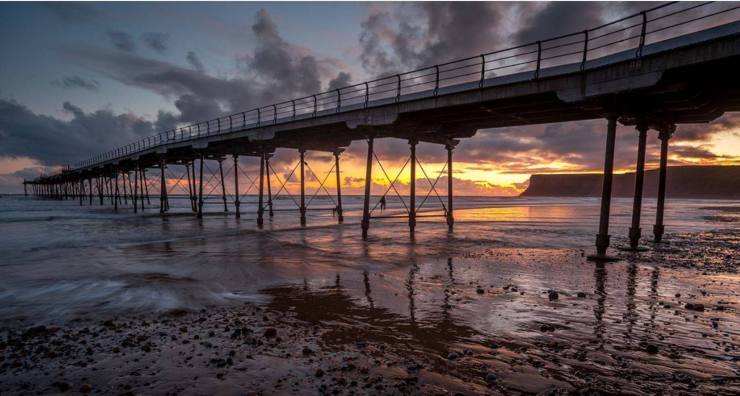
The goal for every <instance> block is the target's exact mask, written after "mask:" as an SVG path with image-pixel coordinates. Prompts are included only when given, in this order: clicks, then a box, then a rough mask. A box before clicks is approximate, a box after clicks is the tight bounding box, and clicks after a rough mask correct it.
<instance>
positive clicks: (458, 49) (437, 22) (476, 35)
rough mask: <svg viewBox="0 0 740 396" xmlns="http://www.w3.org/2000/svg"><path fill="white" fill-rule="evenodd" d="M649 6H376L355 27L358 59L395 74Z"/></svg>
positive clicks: (591, 24)
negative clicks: (359, 27) (358, 49)
mask: <svg viewBox="0 0 740 396" xmlns="http://www.w3.org/2000/svg"><path fill="white" fill-rule="evenodd" d="M652 6H654V4H652V3H644V2H611V3H610V2H551V3H534V2H531V3H530V2H527V3H503V2H459V3H449V2H418V3H407V4H401V5H397V4H394V5H384V6H377V7H376V8H377V9H376V10H375V11H374V12H372V13H370V15H369V16H368V17H367V18H366V19H365V20H364V21H363V22H362V25H361V28H362V31H361V33H360V37H359V43H360V50H361V52H360V60H361V62H362V66H363V68H364V69H365V70H366V71H368V72H369V73H372V74H375V75H384V74H389V73H398V72H402V71H405V70H411V69H415V68H418V67H423V66H430V65H433V64H436V63H441V62H445V61H449V60H453V59H460V58H466V57H469V56H474V55H477V54H480V53H486V52H490V51H493V50H497V49H502V48H506V47H508V46H513V45H518V44H525V43H529V42H534V41H536V40H543V39H546V38H548V37H554V36H558V35H561V34H565V33H574V32H580V31H582V30H583V29H586V28H592V27H595V26H598V25H601V24H603V23H604V22H606V21H609V20H614V19H617V18H620V17H622V16H625V15H628V14H633V13H637V12H639V11H640V10H642V9H644V8H649V7H652ZM659 14H660V12H656V13H655V15H659ZM512 28H514V30H513V31H512Z"/></svg>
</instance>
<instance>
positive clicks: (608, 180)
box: [594, 115, 617, 259]
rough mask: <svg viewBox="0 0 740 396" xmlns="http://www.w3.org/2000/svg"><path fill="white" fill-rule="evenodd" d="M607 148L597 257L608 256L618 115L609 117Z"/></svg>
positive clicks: (597, 237)
mask: <svg viewBox="0 0 740 396" xmlns="http://www.w3.org/2000/svg"><path fill="white" fill-rule="evenodd" d="M607 121H608V123H607V130H606V150H605V151H604V183H603V185H602V190H601V213H600V215H599V234H598V235H596V256H595V257H594V258H596V259H603V258H605V257H606V249H607V248H608V247H609V209H610V205H611V200H612V177H613V173H614V141H615V140H616V137H617V116H616V115H610V116H609V117H607Z"/></svg>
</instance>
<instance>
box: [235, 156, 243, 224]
mask: <svg viewBox="0 0 740 396" xmlns="http://www.w3.org/2000/svg"><path fill="white" fill-rule="evenodd" d="M239 205H241V203H240V202H239V156H238V155H236V154H234V208H235V210H236V218H237V219H238V218H241V217H242V214H241V212H240V211H239Z"/></svg>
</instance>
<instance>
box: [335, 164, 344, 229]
mask: <svg viewBox="0 0 740 396" xmlns="http://www.w3.org/2000/svg"><path fill="white" fill-rule="evenodd" d="M334 168H335V170H336V174H337V222H338V223H339V224H342V223H343V222H344V214H343V212H342V183H341V175H340V173H339V151H335V152H334Z"/></svg>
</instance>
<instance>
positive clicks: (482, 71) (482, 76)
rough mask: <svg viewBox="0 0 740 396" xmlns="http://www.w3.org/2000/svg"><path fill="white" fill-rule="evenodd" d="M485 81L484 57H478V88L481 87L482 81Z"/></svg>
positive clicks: (482, 55)
mask: <svg viewBox="0 0 740 396" xmlns="http://www.w3.org/2000/svg"><path fill="white" fill-rule="evenodd" d="M485 79H486V55H484V54H481V55H480V81H479V82H478V88H481V87H483V80H485Z"/></svg>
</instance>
